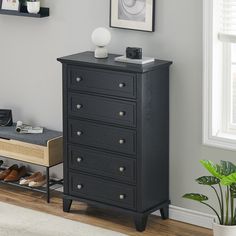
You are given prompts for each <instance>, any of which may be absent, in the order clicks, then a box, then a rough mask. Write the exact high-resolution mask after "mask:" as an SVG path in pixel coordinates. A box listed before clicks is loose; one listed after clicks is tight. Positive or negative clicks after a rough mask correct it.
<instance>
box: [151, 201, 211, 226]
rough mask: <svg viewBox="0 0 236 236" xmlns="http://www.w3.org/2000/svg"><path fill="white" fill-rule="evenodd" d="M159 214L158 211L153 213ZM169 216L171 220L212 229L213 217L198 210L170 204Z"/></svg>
mask: <svg viewBox="0 0 236 236" xmlns="http://www.w3.org/2000/svg"><path fill="white" fill-rule="evenodd" d="M153 214H154V215H157V216H160V211H156V212H154V213H153ZM169 215H170V216H169V217H170V219H172V220H176V221H181V222H184V223H188V224H192V225H197V226H200V227H204V228H208V229H212V222H213V220H214V219H215V217H214V216H213V215H209V214H205V213H202V212H198V211H193V210H189V209H185V208H181V207H177V206H173V205H170V211H169Z"/></svg>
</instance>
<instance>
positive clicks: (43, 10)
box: [0, 6, 49, 18]
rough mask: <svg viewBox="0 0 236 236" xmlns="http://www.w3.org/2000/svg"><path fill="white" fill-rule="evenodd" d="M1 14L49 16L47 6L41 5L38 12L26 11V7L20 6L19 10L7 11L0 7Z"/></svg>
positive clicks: (35, 16)
mask: <svg viewBox="0 0 236 236" xmlns="http://www.w3.org/2000/svg"><path fill="white" fill-rule="evenodd" d="M0 14H1V15H12V16H26V17H34V18H43V17H48V16H49V8H46V7H41V8H40V12H39V13H38V14H31V13H28V11H27V7H25V6H24V7H21V9H20V11H9V10H2V9H0Z"/></svg>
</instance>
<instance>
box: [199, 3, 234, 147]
mask: <svg viewBox="0 0 236 236" xmlns="http://www.w3.org/2000/svg"><path fill="white" fill-rule="evenodd" d="M214 10H216V9H215V4H214V0H208V1H203V144H204V145H207V146H213V147H218V148H223V149H228V150H233V151H235V150H236V132H235V134H234V132H232V133H231V132H230V133H229V130H231V128H233V127H229V125H228V124H229V123H228V121H229V119H230V118H231V115H230V114H229V106H230V105H231V103H230V102H229V96H224V95H225V94H229V93H228V92H229V91H228V90H229V88H230V87H229V86H228V85H229V84H228V83H229V81H228V80H229V79H227V83H225V81H224V83H222V82H221V83H222V84H221V85H218V87H220V86H221V87H222V86H223V89H222V88H221V91H220V92H219V94H220V96H219V97H221V98H219V99H220V101H219V108H217V109H216V107H215V106H214V104H213V99H214V98H215V97H214V93H215V92H217V91H216V87H217V86H216V85H215V76H216V73H215V71H214V69H216V67H215V68H214V63H215V62H214V61H213V57H214V56H213V55H215V54H214V53H215V50H214V48H215V45H214V44H215V41H216V39H215V38H216V36H215V33H214V32H215V31H216V30H215V27H216V26H215V25H214V17H215V15H214ZM214 40H215V41H214ZM228 45H230V44H229V43H223V44H222V47H224V50H222V51H223V52H224V54H225V53H229V50H227V49H226V48H227V47H229V46H228ZM222 56H223V57H224V58H225V57H227V58H230V57H229V56H228V55H222ZM222 59H223V58H222ZM224 63H227V62H225V60H224ZM228 65H229V64H228ZM223 68H227V67H226V66H224V67H223ZM228 69H229V68H227V70H228ZM223 73H227V74H228V73H229V71H227V72H225V71H224V72H223ZM223 73H222V74H221V75H223ZM228 75H229V74H228ZM213 77H214V83H213ZM221 77H222V76H221ZM230 77H231V76H230ZM230 77H229V76H227V78H230ZM230 82H231V79H230ZM217 83H220V82H217ZM215 86H216V87H215ZM213 87H214V89H213ZM213 97H214V98H213ZM217 105H218V104H217ZM222 112H226V113H224V114H226V118H223V116H222V115H220V114H222ZM216 114H217V115H216ZM213 116H214V120H213V119H212V118H213ZM216 116H217V117H216ZM215 117H216V118H215Z"/></svg>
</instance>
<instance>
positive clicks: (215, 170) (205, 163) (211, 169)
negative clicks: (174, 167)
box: [200, 160, 223, 179]
mask: <svg viewBox="0 0 236 236" xmlns="http://www.w3.org/2000/svg"><path fill="white" fill-rule="evenodd" d="M200 163H201V164H202V165H203V166H204V167H205V168H206V169H207V170H208V171H209V172H210V173H211V174H212V175H213V176H215V177H216V178H219V179H222V178H223V176H222V175H221V173H220V167H219V166H218V167H217V166H216V165H214V163H213V162H211V161H208V160H201V161H200Z"/></svg>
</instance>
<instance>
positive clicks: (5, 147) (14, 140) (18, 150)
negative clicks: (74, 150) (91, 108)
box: [0, 124, 63, 202]
mask: <svg viewBox="0 0 236 236" xmlns="http://www.w3.org/2000/svg"><path fill="white" fill-rule="evenodd" d="M62 141H63V140H62V133H61V132H58V131H53V130H48V129H44V132H43V134H19V133H17V132H16V131H15V124H14V125H13V126H11V127H0V156H3V157H6V158H11V159H14V160H17V161H22V162H27V163H31V164H34V165H39V166H43V167H45V168H46V177H47V185H46V189H45V191H44V190H43V189H42V188H30V187H25V186H24V188H28V189H32V190H36V191H40V192H45V193H46V194H47V202H50V186H53V185H55V184H56V183H62V180H60V181H56V182H55V181H52V180H50V173H49V169H50V168H51V167H53V166H56V165H58V164H61V163H62V162H63V154H62V149H63V148H62V147H63V145H62ZM10 184H12V185H17V186H20V185H19V184H17V183H10ZM21 187H22V186H21Z"/></svg>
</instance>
